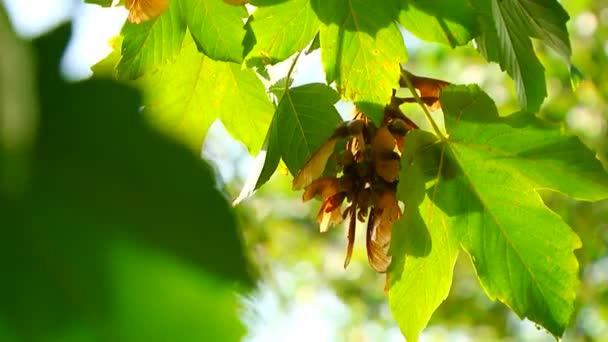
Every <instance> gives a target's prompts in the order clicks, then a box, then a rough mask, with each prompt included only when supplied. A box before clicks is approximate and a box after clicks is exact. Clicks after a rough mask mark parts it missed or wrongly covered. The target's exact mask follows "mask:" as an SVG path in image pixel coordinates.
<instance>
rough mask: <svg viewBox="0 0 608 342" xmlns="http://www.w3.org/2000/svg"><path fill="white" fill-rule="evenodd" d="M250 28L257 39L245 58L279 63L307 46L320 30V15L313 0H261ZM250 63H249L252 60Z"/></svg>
mask: <svg viewBox="0 0 608 342" xmlns="http://www.w3.org/2000/svg"><path fill="white" fill-rule="evenodd" d="M253 4H254V5H255V6H257V7H258V8H257V9H256V11H255V12H254V13H253V21H252V22H251V28H252V30H253V32H254V33H255V40H256V43H255V45H254V46H253V49H252V50H251V51H250V52H249V54H248V55H247V57H246V59H247V60H248V62H249V63H251V62H254V63H255V61H251V60H252V59H256V60H259V61H261V62H262V63H263V64H276V63H278V62H280V61H283V60H285V59H287V58H288V57H289V56H291V55H293V54H294V53H296V52H298V51H300V50H302V49H303V48H304V47H306V46H307V45H308V44H309V43H310V42H311V41H312V40H313V38H314V37H315V35H316V34H317V32H319V24H320V22H319V19H318V18H317V15H316V13H315V12H314V11H313V9H312V7H311V5H310V0H292V1H283V2H282V1H277V0H259V1H255V2H253ZM249 63H248V64H249Z"/></svg>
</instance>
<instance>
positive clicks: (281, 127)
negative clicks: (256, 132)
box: [235, 83, 342, 203]
mask: <svg viewBox="0 0 608 342" xmlns="http://www.w3.org/2000/svg"><path fill="white" fill-rule="evenodd" d="M339 98H340V97H339V95H338V94H337V93H336V91H335V90H333V89H332V88H330V87H328V86H326V85H324V84H320V83H311V84H306V85H302V86H298V87H293V88H288V89H286V90H285V91H284V93H283V94H282V96H281V98H280V102H279V104H278V106H277V109H276V112H275V114H274V117H273V119H272V122H271V124H270V127H269V129H268V133H267V134H266V139H265V141H264V146H263V147H262V152H261V153H260V155H258V156H257V157H256V161H255V163H256V165H255V166H254V170H255V171H254V172H252V174H251V175H250V177H251V178H250V179H249V180H247V182H246V184H245V186H244V187H243V189H242V191H241V193H240V195H239V197H238V198H237V199H236V200H235V203H238V202H240V201H242V200H243V199H245V198H247V197H248V196H250V195H251V194H252V193H253V192H254V191H255V190H256V189H258V188H259V187H260V186H262V185H264V183H266V182H267V181H268V180H269V179H270V177H271V176H272V174H273V173H274V171H275V170H276V168H277V166H278V164H279V161H280V160H281V158H282V159H283V161H284V162H285V165H286V166H287V168H288V169H289V171H290V172H291V174H293V175H295V174H296V173H297V172H298V170H299V169H300V168H301V167H302V166H303V165H304V163H305V162H306V161H307V160H308V159H309V158H310V156H311V155H312V154H313V153H314V152H315V151H316V150H317V149H318V148H319V147H320V146H321V145H322V144H323V143H324V142H325V141H326V140H327V139H328V138H329V137H330V136H331V135H332V133H333V132H334V130H335V129H336V127H337V126H338V125H339V124H340V122H342V118H341V117H340V114H339V113H338V111H337V110H336V108H335V107H334V104H335V103H336V102H337V101H338V99H339Z"/></svg>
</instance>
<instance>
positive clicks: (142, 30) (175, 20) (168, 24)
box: [115, 0, 186, 80]
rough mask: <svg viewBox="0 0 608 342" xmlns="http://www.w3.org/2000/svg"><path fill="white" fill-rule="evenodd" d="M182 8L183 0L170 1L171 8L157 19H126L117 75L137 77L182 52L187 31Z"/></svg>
mask: <svg viewBox="0 0 608 342" xmlns="http://www.w3.org/2000/svg"><path fill="white" fill-rule="evenodd" d="M179 9H180V0H176V1H170V4H169V8H168V9H167V10H166V11H165V12H163V14H161V15H160V16H159V17H158V18H156V19H153V20H149V21H146V22H144V23H141V24H132V23H130V22H128V21H127V22H125V25H124V26H123V28H122V31H121V35H122V36H123V42H122V48H121V56H122V57H121V58H120V60H119V61H118V64H117V65H116V71H115V72H116V77H117V78H119V79H124V80H132V79H136V78H138V77H140V76H142V75H144V74H145V73H150V72H153V71H156V70H157V69H158V68H159V67H161V66H162V65H164V64H165V63H167V62H169V61H171V60H173V59H174V58H175V56H177V55H178V54H179V52H180V49H181V46H182V41H183V40H184V35H185V34H186V25H185V24H184V23H183V22H182V19H181V17H180V13H179Z"/></svg>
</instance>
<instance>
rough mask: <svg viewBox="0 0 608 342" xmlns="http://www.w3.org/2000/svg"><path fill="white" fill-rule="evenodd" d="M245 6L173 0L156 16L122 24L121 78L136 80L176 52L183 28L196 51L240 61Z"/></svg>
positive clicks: (245, 12) (245, 14) (182, 37)
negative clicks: (188, 33)
mask: <svg viewBox="0 0 608 342" xmlns="http://www.w3.org/2000/svg"><path fill="white" fill-rule="evenodd" d="M246 17H247V10H246V9H245V7H244V6H232V5H229V4H226V3H224V2H223V1H217V0H172V1H170V4H169V8H168V9H167V10H166V11H165V12H164V13H163V14H162V15H160V16H159V17H157V18H155V19H152V20H149V21H147V22H144V23H142V24H132V23H129V22H126V23H125V26H124V27H123V29H122V32H121V34H122V36H123V37H124V40H123V47H122V58H121V60H120V62H119V63H118V65H117V67H116V76H117V77H118V78H120V79H135V78H137V77H140V76H142V75H143V74H145V73H147V72H149V71H154V70H156V69H158V68H159V67H160V66H162V65H163V64H164V63H167V62H168V61H171V60H172V59H173V58H174V57H175V56H176V55H178V54H179V51H180V48H181V45H182V41H183V39H184V35H185V33H186V29H187V30H189V32H190V33H191V36H192V38H194V41H195V42H196V46H197V47H198V50H199V51H201V52H203V53H205V55H207V56H209V57H210V58H212V59H215V60H220V61H231V62H236V63H240V62H241V61H242V59H243V55H244V46H243V40H244V39H245V34H246V30H245V28H244V23H243V21H242V19H243V18H246Z"/></svg>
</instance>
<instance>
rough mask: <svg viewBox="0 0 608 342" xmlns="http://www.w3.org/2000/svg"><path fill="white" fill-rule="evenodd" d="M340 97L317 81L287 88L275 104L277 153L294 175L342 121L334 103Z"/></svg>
mask: <svg viewBox="0 0 608 342" xmlns="http://www.w3.org/2000/svg"><path fill="white" fill-rule="evenodd" d="M339 98H340V97H339V96H338V94H337V93H336V92H335V91H334V90H333V89H331V88H330V87H328V86H326V85H324V84H321V83H311V84H305V85H303V86H299V87H295V88H290V89H289V90H288V91H287V92H285V94H284V95H283V97H282V98H281V102H279V106H278V107H277V112H276V114H275V115H276V119H277V128H278V133H279V139H277V140H278V141H277V142H278V144H279V147H280V150H281V157H282V158H283V161H284V162H285V165H286V166H287V168H288V169H289V171H290V172H291V174H292V175H295V174H296V173H297V172H298V170H299V169H300V168H301V167H302V165H304V163H305V162H306V161H307V160H308V158H310V156H311V155H312V154H313V153H314V152H315V151H316V150H317V148H318V147H320V146H321V145H322V144H323V143H324V142H325V140H327V138H329V137H330V136H331V135H332V133H333V132H334V130H335V129H336V127H337V126H338V125H339V124H340V122H342V118H341V117H340V114H339V113H338V111H337V110H336V108H335V107H334V103H336V102H337V101H338V99H339Z"/></svg>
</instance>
